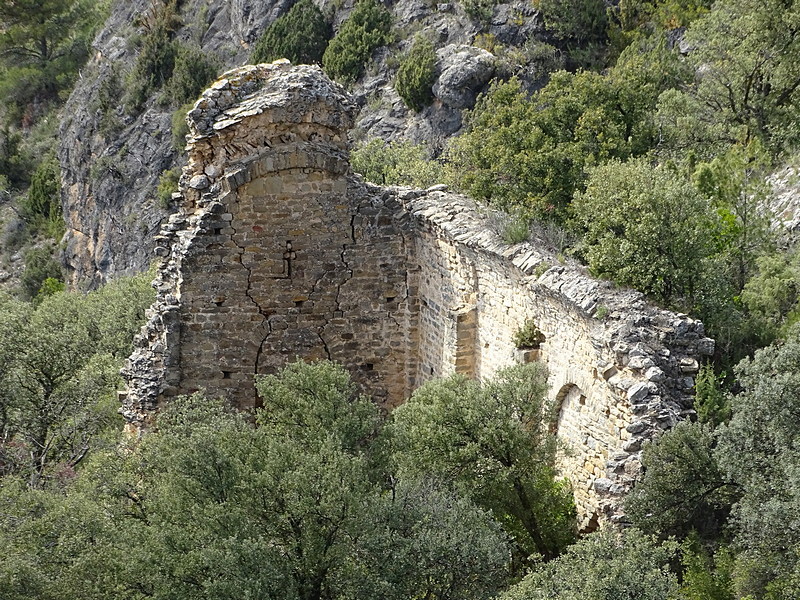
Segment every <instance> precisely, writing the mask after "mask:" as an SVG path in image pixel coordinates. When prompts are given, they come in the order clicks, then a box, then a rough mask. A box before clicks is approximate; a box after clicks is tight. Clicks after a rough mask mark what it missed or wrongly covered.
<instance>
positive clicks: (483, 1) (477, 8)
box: [461, 0, 497, 25]
mask: <svg viewBox="0 0 800 600" xmlns="http://www.w3.org/2000/svg"><path fill="white" fill-rule="evenodd" d="M495 4H497V2H496V0H461V5H462V6H463V7H464V12H465V13H467V15H469V16H470V17H471V18H472V19H473V20H474V21H478V22H479V23H482V24H486V25H488V24H489V23H491V20H492V15H493V14H494V5H495Z"/></svg>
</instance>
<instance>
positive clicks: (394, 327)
mask: <svg viewBox="0 0 800 600" xmlns="http://www.w3.org/2000/svg"><path fill="white" fill-rule="evenodd" d="M221 94H225V95H226V97H228V98H229V99H228V101H226V103H225V104H222V105H220V104H219V103H215V104H212V103H210V102H209V98H218V97H220V95H221ZM355 112H356V109H355V107H354V105H353V104H352V103H351V101H350V100H349V98H348V96H347V95H346V94H345V92H344V91H343V90H342V88H341V87H340V86H338V85H336V84H333V83H331V82H330V81H329V80H328V79H327V78H325V76H324V75H323V74H322V73H321V71H320V70H319V69H318V68H316V67H309V66H301V67H291V66H290V65H288V64H286V63H276V64H273V65H259V66H250V67H244V68H241V69H237V70H235V71H232V72H229V73H227V74H226V76H225V77H224V79H223V80H221V82H220V83H218V84H216V85H215V86H214V87H213V88H212V89H211V90H209V91H207V92H206V93H205V95H204V96H203V98H201V99H200V100H199V101H198V102H197V104H196V105H195V109H194V110H193V111H192V112H191V116H192V120H191V135H190V142H189V147H188V154H189V161H188V165H187V167H186V168H185V169H184V172H183V176H182V178H181V193H182V200H181V207H180V214H179V215H176V216H173V217H171V218H170V219H169V222H168V223H167V224H165V226H164V227H163V228H162V231H161V234H160V235H159V236H158V240H159V241H158V245H159V248H164V249H168V256H166V257H165V259H164V260H163V261H162V263H161V267H160V270H159V273H158V278H157V280H156V282H155V286H156V288H157V290H158V299H157V301H156V304H155V305H154V306H153V308H152V309H151V311H150V313H149V322H148V324H147V325H146V327H145V328H144V329H143V332H142V335H141V337H140V339H139V341H138V347H137V350H136V352H135V353H134V354H133V355H132V356H131V358H130V359H129V361H128V363H127V366H126V370H125V374H126V377H127V379H128V382H129V393H128V394H127V395H126V396H125V398H124V400H123V414H124V416H125V418H126V419H127V421H128V423H129V426H130V427H131V428H132V429H137V428H139V429H140V428H146V427H147V425H148V423H149V421H150V419H151V418H152V416H153V414H154V411H156V410H157V409H158V407H159V405H160V404H161V403H162V402H164V401H167V400H168V399H169V397H170V396H174V395H175V394H183V393H189V392H192V391H194V390H198V389H205V390H206V392H207V393H208V394H209V395H212V396H216V395H221V396H224V397H226V398H230V399H231V401H233V402H234V403H235V404H236V405H237V406H239V407H240V408H242V409H248V408H252V407H254V406H257V405H258V399H257V397H256V394H255V389H254V385H253V376H254V375H255V374H261V373H270V372H275V371H276V370H278V369H279V368H281V367H282V366H283V365H285V364H286V363H287V362H289V361H292V360H295V359H297V358H301V359H305V360H316V359H326V358H329V359H332V360H335V361H338V362H341V363H342V364H344V365H345V366H346V367H347V368H348V369H350V371H351V372H352V373H353V377H354V379H355V380H356V381H357V382H359V383H360V384H361V385H362V386H363V388H364V389H365V390H366V391H367V392H369V393H371V394H372V395H373V397H375V398H376V399H377V401H379V402H381V403H383V404H384V405H385V406H387V407H391V406H394V405H396V404H398V403H400V402H402V401H403V400H405V399H406V398H407V397H408V396H409V394H410V393H411V392H412V391H413V390H414V389H415V388H416V387H418V386H419V385H420V384H421V383H423V382H424V381H426V380H429V379H431V378H433V377H440V376H446V375H448V374H451V373H454V372H458V373H463V374H464V375H467V376H470V377H477V378H488V377H491V376H492V375H493V374H494V373H496V372H497V370H498V369H501V368H502V367H505V366H508V365H510V364H514V363H515V362H523V361H528V360H539V361H541V362H543V363H544V364H545V365H546V366H547V368H548V370H549V373H550V378H549V384H550V399H551V401H552V402H553V403H554V409H555V414H556V417H555V420H554V422H553V423H550V424H543V426H548V427H551V428H552V429H553V430H555V431H556V432H557V433H558V435H559V436H560V437H561V439H562V440H563V441H564V442H565V444H566V445H567V446H569V447H570V449H571V451H570V452H568V453H565V454H564V455H563V456H562V457H561V458H560V460H559V468H560V469H561V471H562V472H563V474H564V475H565V476H568V477H569V478H570V479H571V481H572V482H573V486H574V491H575V498H576V502H577V505H578V509H579V513H580V514H581V516H582V519H583V524H584V525H587V526H588V525H589V524H591V523H595V522H597V520H598V519H599V520H602V519H611V520H612V521H615V522H616V521H619V520H620V519H621V518H622V515H621V512H620V510H621V509H620V507H621V497H622V496H623V495H624V493H625V492H626V491H627V490H628V489H630V487H631V486H632V485H633V483H634V482H635V480H636V478H637V477H638V476H639V473H640V470H641V469H640V459H639V449H640V448H641V445H642V443H643V442H644V441H645V440H647V439H650V438H652V437H653V436H655V435H658V433H659V432H661V431H663V429H664V428H665V427H669V426H671V425H672V424H674V423H675V422H677V421H678V420H679V419H681V418H684V417H685V416H686V415H687V414H689V413H691V405H692V396H691V394H692V383H693V380H692V377H691V375H690V372H691V370H692V369H693V368H694V365H695V362H693V361H695V360H696V358H697V357H698V356H700V355H701V354H703V353H704V352H708V351H710V350H712V349H713V341H712V340H709V339H708V338H705V336H704V332H703V326H702V323H700V322H698V321H695V320H693V319H691V318H689V317H687V316H685V315H676V314H674V313H671V312H669V311H665V310H661V309H658V308H655V307H653V306H651V305H648V304H647V303H646V302H645V300H644V298H643V296H642V295H641V294H639V293H637V292H634V291H630V290H620V289H617V288H615V287H614V286H612V285H610V284H609V283H607V282H600V281H596V280H594V279H592V278H591V277H589V276H588V275H587V274H586V273H585V271H584V270H583V269H581V268H580V267H579V266H577V265H572V264H560V263H559V262H558V261H557V260H556V258H555V257H554V256H553V255H551V254H549V253H548V252H546V251H543V250H541V249H538V248H536V247H534V246H532V245H530V244H527V243H523V244H515V245H513V246H509V245H506V244H504V243H503V242H502V240H501V239H500V238H499V237H498V236H497V235H496V234H495V233H493V232H492V230H491V229H490V228H489V227H487V226H486V217H485V209H481V210H479V208H478V207H477V206H476V204H475V203H474V202H473V201H472V200H470V199H468V198H465V197H463V196H458V195H455V194H451V193H448V192H447V190H446V189H445V188H443V187H439V186H436V187H434V188H431V189H429V190H427V191H423V190H412V189H407V188H391V189H383V188H380V187H377V186H373V185H370V184H365V183H363V182H362V181H361V180H360V178H359V177H358V176H356V175H353V174H352V173H351V172H350V170H349V164H348V155H347V141H346V140H347V138H346V134H347V129H348V128H349V127H350V126H351V124H352V120H353V115H354V114H355ZM198 176H202V177H206V178H207V180H208V184H209V185H208V187H207V188H204V189H195V188H193V187H192V185H191V182H192V181H193V180H194V179H195V178H196V177H198ZM160 253H163V251H160ZM543 269H544V272H543ZM598 307H604V309H605V310H604V311H602V312H603V314H605V315H606V316H605V317H604V318H602V319H600V318H596V315H598V314H600V313H599V312H598ZM531 319H532V320H533V321H535V323H536V325H537V326H538V328H539V329H540V330H541V332H542V333H543V334H544V338H545V340H544V342H542V344H541V346H540V348H539V349H538V350H536V351H529V352H521V351H520V350H518V349H517V348H516V347H515V346H514V343H513V341H512V340H513V337H514V333H515V332H516V331H517V330H518V329H519V328H520V327H522V326H523V325H524V324H525V323H526V321H528V320H531ZM687 367H691V369H689V371H687ZM654 369H657V371H653V370H654Z"/></svg>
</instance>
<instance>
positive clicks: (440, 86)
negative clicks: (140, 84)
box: [59, 0, 542, 286]
mask: <svg viewBox="0 0 800 600" xmlns="http://www.w3.org/2000/svg"><path fill="white" fill-rule="evenodd" d="M317 3H318V6H319V7H320V8H321V9H322V10H323V12H325V13H326V14H329V15H331V19H332V21H333V23H334V26H335V27H338V26H339V25H340V24H341V23H342V22H343V20H344V19H345V18H346V17H347V15H348V14H349V12H350V10H351V9H352V6H353V0H346V1H345V2H343V3H342V2H333V1H332V0H318V2H317ZM159 4H160V0H157V1H155V2H153V1H152V0H131V1H130V2H115V3H113V8H112V11H111V16H110V17H109V19H108V21H107V23H106V24H105V26H104V28H103V30H102V31H101V32H100V34H99V35H98V36H97V38H96V39H95V41H94V57H93V59H92V60H91V61H90V62H89V64H88V65H87V66H86V68H85V69H84V70H83V72H82V74H81V78H80V80H79V81H78V84H77V86H76V88H75V91H74V92H73V94H72V96H71V98H70V99H69V101H68V103H67V106H66V107H65V110H64V115H65V118H64V121H63V123H62V126H61V131H60V136H59V137H60V140H61V143H60V148H59V159H60V162H61V167H62V207H63V213H64V216H65V220H66V224H67V233H66V236H65V238H64V248H65V249H64V253H63V259H64V262H65V264H66V266H67V268H68V271H69V279H70V281H71V283H72V284H74V285H78V284H80V285H82V286H94V285H96V284H98V283H100V282H102V281H104V280H106V279H108V278H111V277H114V276H116V275H120V274H129V273H132V272H138V271H141V270H143V269H145V268H146V267H147V266H148V260H149V257H150V256H151V252H152V249H153V247H154V244H155V241H154V236H155V234H156V233H158V229H159V226H160V224H161V222H162V221H163V219H165V218H166V217H167V216H168V215H169V214H170V213H171V212H173V211H174V210H175V207H174V206H172V205H170V204H169V203H165V202H164V201H163V199H159V198H158V194H157V192H156V190H157V186H158V182H159V178H160V176H161V175H162V173H164V172H165V171H167V170H168V169H171V168H173V167H175V166H176V165H178V164H179V163H180V156H181V155H182V154H181V152H180V151H179V150H176V149H175V148H174V147H173V142H172V134H171V119H172V114H173V112H174V111H175V110H176V108H175V106H172V105H171V104H170V99H169V98H168V97H165V94H164V91H163V90H154V91H153V92H152V93H151V96H150V97H149V98H147V99H146V101H145V103H144V105H143V107H142V109H141V111H130V110H128V109H125V108H124V107H123V106H122V97H123V95H124V88H125V83H126V78H127V77H129V72H130V70H131V68H132V67H133V65H134V63H135V61H136V57H137V54H138V50H137V46H136V43H135V39H136V38H137V36H141V35H142V34H143V33H144V32H145V30H146V26H145V23H146V22H147V19H148V15H149V14H150V11H151V10H152V7H153V6H157V5H159ZM292 4H293V2H292V0H267V1H263V2H262V1H259V2H256V1H254V0H233V1H225V2H223V1H222V0H182V1H181V2H179V3H178V5H179V7H180V15H179V16H180V21H181V25H180V26H179V27H178V29H177V31H176V32H175V39H176V40H178V41H180V42H181V43H183V44H186V45H189V46H197V47H199V48H201V49H202V50H203V52H204V53H205V54H206V55H207V56H208V57H209V59H212V60H213V61H215V62H216V63H217V64H219V65H220V67H221V68H222V70H225V69H230V68H232V67H235V66H237V65H242V64H245V63H246V62H247V61H248V59H249V56H250V52H251V47H252V45H253V43H254V42H255V41H256V40H257V39H258V37H259V36H260V35H261V33H262V32H263V30H264V29H265V27H266V26H267V25H269V24H270V23H271V22H272V21H274V20H275V19H276V18H277V17H278V16H280V15H281V14H283V13H285V12H286V11H287V10H288V9H289V8H290V6H291V5H292ZM388 8H389V10H391V12H392V15H393V20H394V30H395V31H396V32H397V33H398V35H397V38H396V41H395V42H394V43H393V44H392V45H391V46H388V47H383V48H379V49H377V50H376V51H375V52H374V54H373V57H372V61H371V63H370V65H369V66H368V69H367V72H366V73H365V75H364V76H363V77H362V78H361V80H359V81H358V82H357V83H356V85H355V87H354V89H353V93H354V98H355V99H356V102H357V104H358V106H359V111H358V114H357V117H356V119H357V123H356V124H357V130H358V136H359V137H360V138H368V137H382V138H384V139H397V138H407V139H411V140H413V141H415V142H422V143H426V144H427V145H428V146H429V147H430V148H431V149H432V150H433V151H438V150H441V148H442V147H443V145H444V143H445V140H446V139H447V138H448V137H449V136H451V135H453V134H454V133H456V132H457V131H458V130H459V129H460V127H461V125H462V119H461V111H462V109H463V108H465V107H469V106H470V105H471V102H472V101H474V97H475V95H476V93H478V92H479V91H480V90H481V89H482V86H483V85H484V84H485V83H486V81H488V79H489V75H490V72H492V71H493V67H492V65H491V58H492V55H491V54H489V53H488V52H486V51H485V50H480V49H478V48H471V49H468V50H463V51H464V52H468V53H470V55H480V56H481V57H482V58H481V60H480V62H478V63H476V64H472V63H471V64H472V67H471V68H470V70H469V74H468V75H469V76H468V77H466V79H465V78H464V77H461V76H460V75H459V73H461V72H462V71H464V68H463V67H458V66H456V65H454V64H449V63H448V65H444V66H443V68H442V69H440V70H441V71H442V75H443V77H444V79H443V80H440V81H439V82H438V83H437V91H438V94H439V96H440V98H441V99H442V100H441V101H439V100H437V101H436V102H435V103H434V105H433V106H430V107H428V108H426V109H425V110H423V111H422V112H421V113H419V114H417V113H414V112H412V111H410V110H409V109H407V108H406V107H405V105H404V104H403V102H402V100H401V99H400V97H399V96H398V95H397V93H396V91H395V90H394V87H393V82H394V76H395V73H396V69H397V57H398V56H400V55H401V54H402V53H403V52H404V51H406V50H407V49H408V48H409V47H410V44H411V41H412V39H413V37H414V35H415V33H416V32H418V31H425V33H426V35H428V36H430V37H431V38H432V39H433V41H434V43H435V45H436V46H437V47H439V48H444V47H447V46H448V45H451V44H452V45H455V46H453V47H458V48H462V49H463V48H465V47H466V46H465V45H467V46H468V45H469V44H475V43H476V35H478V34H480V33H483V34H485V35H484V39H485V40H488V41H491V43H495V42H497V43H500V44H506V45H512V46H514V45H519V46H523V45H524V44H528V43H529V41H530V39H531V37H532V36H533V35H534V34H535V35H540V34H541V33H542V28H541V23H540V20H539V19H538V16H537V13H536V12H535V11H534V10H533V9H532V8H531V7H530V4H529V3H528V2H527V1H526V0H514V1H513V2H508V3H501V4H497V5H495V6H494V8H493V9H492V11H493V12H492V16H491V18H490V19H488V20H481V19H482V18H474V17H471V16H469V15H468V14H466V12H465V11H464V8H463V6H462V5H461V4H460V3H442V4H431V3H427V2H421V1H420V0H398V1H397V2H393V3H391V4H390V5H388ZM460 52H461V50H460ZM518 54H519V56H518V58H519V59H520V60H523V62H524V61H525V60H527V59H526V58H525V57H526V56H527V54H526V53H525V52H524V51H523V52H520V53H518ZM448 56H449V54H448ZM447 60H449V59H447ZM450 62H452V61H450ZM473 62H474V61H473ZM484 68H486V69H488V70H487V71H483V70H482V69H484ZM531 73H532V72H531ZM531 73H527V72H525V71H524V69H523V70H522V71H521V74H522V76H523V78H526V77H529V76H530V77H534V76H535V77H541V76H542V73H539V72H537V73H536V74H535V75H532V74H531ZM451 80H452V81H451ZM462 80H463V81H462ZM452 82H455V83H454V85H453V86H452V89H451V86H450V83H452Z"/></svg>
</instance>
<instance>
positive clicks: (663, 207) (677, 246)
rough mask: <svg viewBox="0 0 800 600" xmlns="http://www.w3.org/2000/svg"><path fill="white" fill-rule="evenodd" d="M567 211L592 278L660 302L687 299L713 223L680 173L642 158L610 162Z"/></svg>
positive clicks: (714, 228)
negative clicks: (579, 232)
mask: <svg viewBox="0 0 800 600" xmlns="http://www.w3.org/2000/svg"><path fill="white" fill-rule="evenodd" d="M573 208H574V210H575V213H576V215H577V217H578V220H579V221H580V223H581V224H582V225H583V226H584V227H585V228H586V237H585V239H584V245H583V249H584V252H585V256H586V258H587V260H588V262H589V267H590V268H591V269H592V271H593V272H594V273H595V274H596V275H599V276H602V277H608V278H610V279H613V280H614V281H616V282H617V283H619V284H621V285H627V286H631V287H634V288H636V289H638V290H640V291H642V292H644V293H645V294H650V295H651V296H654V297H655V298H657V299H658V300H661V301H663V302H666V303H670V302H676V301H679V300H680V301H684V302H686V301H691V300H692V299H694V297H695V292H697V291H698V289H699V288H701V285H699V284H701V282H702V281H703V273H704V272H705V268H704V267H705V261H706V259H708V258H709V257H710V256H711V254H712V252H713V250H714V248H713V247H712V245H711V244H710V240H711V239H713V238H714V236H715V235H716V232H717V231H718V229H719V225H718V221H717V219H716V218H715V215H714V214H713V213H712V211H711V209H710V207H709V205H708V202H707V201H706V200H705V199H704V198H702V197H701V196H700V194H699V193H698V192H697V191H696V190H695V189H694V188H693V187H692V185H691V184H690V183H689V182H688V181H686V180H685V179H683V178H682V177H681V175H680V174H679V173H675V172H673V171H671V170H670V169H667V168H664V167H656V168H654V167H652V166H650V164H649V163H648V162H647V161H646V160H645V159H633V160H630V161H628V162H627V163H621V162H616V161H614V162H610V163H608V164H605V165H602V166H600V167H597V168H595V169H593V170H592V171H591V174H590V177H589V182H588V184H587V186H586V192H585V193H583V194H579V195H578V196H576V198H575V201H574V202H573ZM632 215H635V216H636V218H631V216H632Z"/></svg>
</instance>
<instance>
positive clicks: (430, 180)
mask: <svg viewBox="0 0 800 600" xmlns="http://www.w3.org/2000/svg"><path fill="white" fill-rule="evenodd" d="M351 164H352V165H353V171H355V172H356V173H361V174H362V175H363V176H364V179H366V180H367V181H371V182H372V183H377V184H379V185H409V186H413V187H418V188H427V187H430V186H432V185H434V184H436V183H440V182H441V181H442V179H443V177H444V173H443V170H442V166H441V164H439V163H438V162H437V161H435V160H430V159H429V158H428V153H427V151H426V150H425V148H424V147H423V146H418V145H416V144H413V143H411V142H407V141H399V142H390V143H388V144H387V143H386V142H384V141H383V140H381V139H378V138H375V139H373V140H370V141H369V142H367V143H366V144H364V145H363V146H361V147H360V148H357V149H356V150H354V151H353V153H352V155H351Z"/></svg>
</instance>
